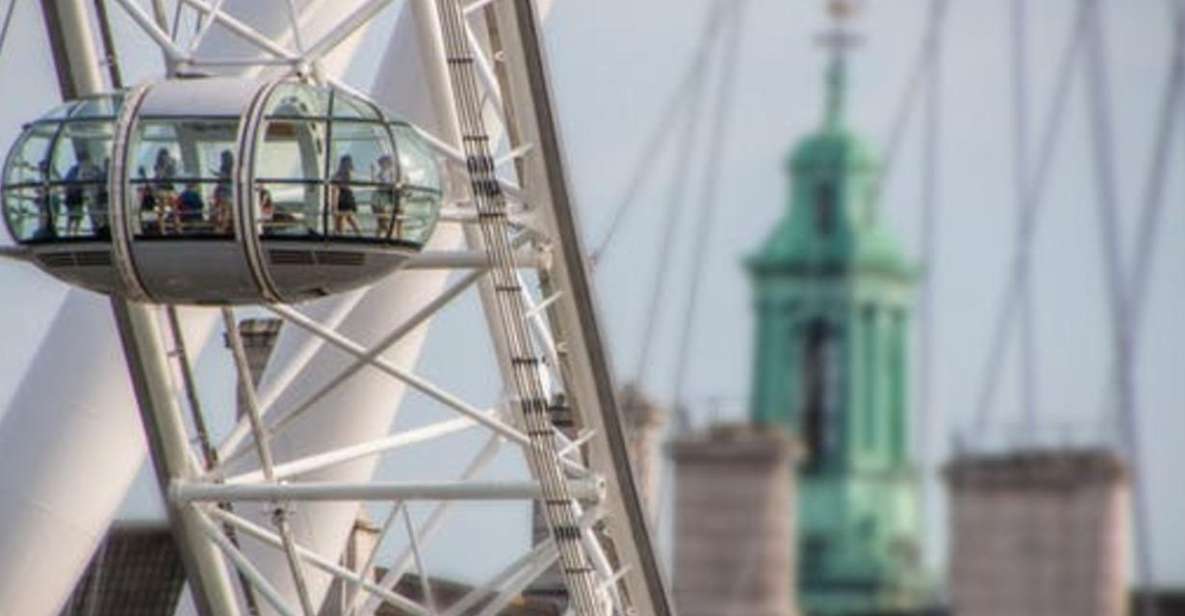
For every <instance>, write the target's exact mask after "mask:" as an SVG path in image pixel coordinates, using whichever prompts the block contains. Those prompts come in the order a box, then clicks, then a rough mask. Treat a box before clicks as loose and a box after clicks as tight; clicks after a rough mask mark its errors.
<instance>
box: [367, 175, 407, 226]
mask: <svg viewBox="0 0 1185 616" xmlns="http://www.w3.org/2000/svg"><path fill="white" fill-rule="evenodd" d="M398 175H399V172H398V170H397V169H396V168H395V159H394V158H392V157H391V155H389V154H384V155H382V156H380V157H379V170H378V173H377V174H376V175H375V181H377V182H378V183H379V184H381V186H379V187H378V188H377V189H376V190H375V191H374V199H373V201H371V206H370V207H371V209H373V210H374V213H375V215H376V216H377V217H378V226H377V227H376V228H375V230H374V232H375V235H376V236H377V237H385V238H387V239H390V238H391V234H392V233H394V235H395V237H396V238H402V237H403V220H402V217H401V216H400V214H401V212H400V207H399V188H398V187H397V186H396V185H395V183H396V182H397V181H398V180H399V177H398Z"/></svg>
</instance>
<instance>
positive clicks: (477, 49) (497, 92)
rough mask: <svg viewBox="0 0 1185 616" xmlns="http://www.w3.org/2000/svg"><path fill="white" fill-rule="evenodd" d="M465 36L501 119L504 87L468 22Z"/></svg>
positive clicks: (486, 89)
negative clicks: (499, 83) (500, 83)
mask: <svg viewBox="0 0 1185 616" xmlns="http://www.w3.org/2000/svg"><path fill="white" fill-rule="evenodd" d="M465 36H466V37H468V38H469V47H470V49H471V50H472V51H473V60H474V62H476V63H477V74H478V76H479V77H480V78H481V85H482V87H483V88H485V94H486V96H488V97H489V99H490V103H491V104H493V106H494V109H495V111H497V112H498V114H499V115H498V119H499V120H501V119H502V118H501V115H500V114H501V112H502V109H503V106H502V88H501V87H500V86H499V85H498V76H497V75H495V74H494V66H493V64H491V63H490V59H489V58H488V57H486V54H485V52H484V50H483V49H482V45H481V42H480V41H478V40H477V35H476V34H474V33H473V28H472V26H470V25H469V23H468V22H465Z"/></svg>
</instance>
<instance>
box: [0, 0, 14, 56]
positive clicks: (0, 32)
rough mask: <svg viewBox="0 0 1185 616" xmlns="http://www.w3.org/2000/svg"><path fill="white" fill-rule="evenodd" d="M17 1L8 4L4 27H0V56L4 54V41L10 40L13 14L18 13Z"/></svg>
mask: <svg viewBox="0 0 1185 616" xmlns="http://www.w3.org/2000/svg"><path fill="white" fill-rule="evenodd" d="M16 3H17V0H12V1H11V2H9V3H8V10H7V11H5V13H4V25H3V26H0V54H3V53H4V41H6V40H8V26H9V25H11V24H12V14H13V13H15V12H16Z"/></svg>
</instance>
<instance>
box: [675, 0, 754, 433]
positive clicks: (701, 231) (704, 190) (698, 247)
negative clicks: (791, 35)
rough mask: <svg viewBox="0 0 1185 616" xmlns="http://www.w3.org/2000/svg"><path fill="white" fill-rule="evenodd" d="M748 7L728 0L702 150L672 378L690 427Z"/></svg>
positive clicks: (679, 414) (679, 413) (683, 424)
mask: <svg viewBox="0 0 1185 616" xmlns="http://www.w3.org/2000/svg"><path fill="white" fill-rule="evenodd" d="M747 6H748V2H747V0H740V1H737V2H733V3H731V7H732V11H731V13H730V14H729V15H728V17H729V18H730V19H731V20H732V24H731V28H732V29H731V31H730V35H731V36H730V38H729V39H728V40H727V41H726V43H725V45H726V47H725V49H724V55H723V56H722V57H721V61H720V72H721V82H720V84H719V87H718V89H717V93H718V94H717V100H716V109H715V113H714V115H713V117H712V125H711V128H710V132H709V134H708V147H707V148H706V149H705V151H707V152H711V153H712V155H713V156H715V157H716V159H717V161H716V162H715V163H714V164H710V165H706V167H707V169H706V170H705V173H704V175H703V183H702V184H701V188H700V195H699V196H700V209H699V217H698V220H697V222H696V230H695V234H694V235H693V236H692V249H693V250H694V254H693V255H692V265H691V272H690V277H691V278H690V284H689V286H688V290H687V300H686V303H685V304H684V307H685V310H684V314H683V323H682V332H681V335H680V336H679V338H678V352H677V354H676V355H675V358H676V362H677V369H676V372H675V380H674V387H673V390H674V396H673V398H672V400H673V403H674V405H675V408H674V411H675V418H676V421H677V422H678V427H679V428H681V429H687V428H688V427H690V419H689V417H688V416H687V409H686V406H685V404H684V387H685V385H686V379H687V370H688V368H689V367H690V365H691V354H690V351H691V342H692V340H693V339H694V333H693V332H694V331H695V322H696V316H697V314H698V310H699V294H700V285H701V284H702V282H703V278H704V266H705V265H706V264H707V261H708V255H709V254H710V253H711V249H712V223H713V219H714V218H715V214H716V211H717V210H718V209H719V208H718V205H719V198H718V195H717V194H716V193H717V191H718V185H719V179H720V169H721V166H722V165H721V164H720V163H719V161H720V160H723V159H724V156H723V153H724V152H725V151H726V150H727V139H728V120H729V119H730V118H731V117H732V113H731V111H732V104H733V99H734V94H735V90H736V85H735V84H736V77H737V72H738V70H737V68H738V66H739V63H738V61H737V59H738V56H739V55H740V46H741V40H742V38H741V23H742V21H743V18H744V11H745V9H746V7H747Z"/></svg>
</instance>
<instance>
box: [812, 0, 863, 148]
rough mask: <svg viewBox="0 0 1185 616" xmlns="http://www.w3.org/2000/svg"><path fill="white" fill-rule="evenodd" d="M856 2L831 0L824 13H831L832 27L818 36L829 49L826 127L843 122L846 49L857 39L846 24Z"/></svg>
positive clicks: (853, 0) (854, 8)
mask: <svg viewBox="0 0 1185 616" xmlns="http://www.w3.org/2000/svg"><path fill="white" fill-rule="evenodd" d="M858 4H859V3H858V2H857V0H830V1H829V2H828V3H827V12H828V14H829V15H830V16H831V19H832V22H833V23H832V27H831V29H830V30H828V31H827V32H824V33H823V34H822V35H821V36H820V37H819V42H820V43H821V44H822V45H823V46H824V47H826V48H827V49H829V50H830V52H831V60H830V63H829V65H828V67H827V78H826V83H827V103H826V109H825V111H824V116H823V117H824V119H823V124H824V126H825V127H826V128H829V129H831V128H836V127H838V126H839V125H840V124H841V123H842V122H843V115H844V106H845V103H846V98H847V96H846V95H847V81H848V80H847V50H848V49H849V48H851V47H853V46H855V45H856V44H857V43H859V40H860V39H859V37H857V36H856V35H854V34H852V33H851V32H850V31H848V29H847V23H848V21H849V20H850V19H851V18H852V17H853V16H854V15H855V13H856V10H857V8H858Z"/></svg>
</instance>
